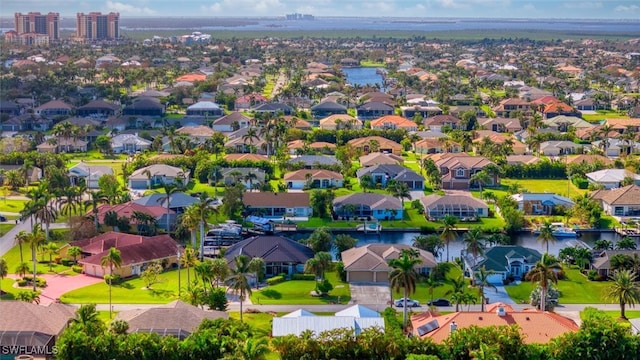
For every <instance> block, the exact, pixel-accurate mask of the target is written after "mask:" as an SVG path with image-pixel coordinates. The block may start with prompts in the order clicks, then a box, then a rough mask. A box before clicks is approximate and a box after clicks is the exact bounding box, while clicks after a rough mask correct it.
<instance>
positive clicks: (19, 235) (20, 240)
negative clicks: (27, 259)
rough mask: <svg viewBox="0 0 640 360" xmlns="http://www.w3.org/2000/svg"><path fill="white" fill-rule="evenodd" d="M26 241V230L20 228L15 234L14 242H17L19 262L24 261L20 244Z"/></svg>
mask: <svg viewBox="0 0 640 360" xmlns="http://www.w3.org/2000/svg"><path fill="white" fill-rule="evenodd" d="M26 243H27V232H26V231H24V230H20V231H19V232H18V233H17V234H16V244H18V249H19V250H20V263H23V262H24V255H23V254H22V245H23V244H26Z"/></svg>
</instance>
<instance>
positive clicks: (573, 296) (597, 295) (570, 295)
mask: <svg viewBox="0 0 640 360" xmlns="http://www.w3.org/2000/svg"><path fill="white" fill-rule="evenodd" d="M565 272H566V274H567V280H560V281H558V285H557V286H558V289H559V290H560V299H559V302H560V304H601V303H609V302H610V301H607V300H606V298H605V294H606V292H607V289H608V287H609V286H611V283H610V282H607V281H589V280H588V279H587V278H586V276H584V275H582V274H580V272H579V271H578V270H577V269H565ZM534 288H535V285H534V284H533V283H531V282H528V281H524V282H522V283H521V284H519V285H508V286H505V289H506V290H507V293H508V294H509V296H510V297H511V298H512V299H513V300H514V301H516V302H518V303H520V302H523V301H524V302H528V301H529V295H530V294H531V291H533V289H534Z"/></svg>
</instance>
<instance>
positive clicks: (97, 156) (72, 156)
mask: <svg viewBox="0 0 640 360" xmlns="http://www.w3.org/2000/svg"><path fill="white" fill-rule="evenodd" d="M67 158H68V159H69V160H71V161H73V160H125V159H126V158H127V155H126V154H113V155H105V154H103V153H101V152H100V151H99V150H97V149H95V150H89V151H87V152H81V153H69V154H67Z"/></svg>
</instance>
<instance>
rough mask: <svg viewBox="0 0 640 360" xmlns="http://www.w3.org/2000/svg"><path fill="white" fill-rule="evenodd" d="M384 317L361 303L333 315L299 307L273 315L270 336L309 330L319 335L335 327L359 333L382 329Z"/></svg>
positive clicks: (295, 334)
mask: <svg viewBox="0 0 640 360" xmlns="http://www.w3.org/2000/svg"><path fill="white" fill-rule="evenodd" d="M384 328H385V327H384V318H383V317H382V316H380V314H379V313H377V312H375V311H373V310H371V309H369V308H367V307H364V306H362V305H353V306H351V307H348V308H346V309H344V310H342V311H338V312H337V313H335V315H334V316H316V315H315V314H313V313H310V312H308V311H306V310H303V309H299V310H296V311H294V312H291V313H288V314H286V315H283V316H280V317H274V318H273V320H272V324H271V336H287V335H293V336H301V335H302V334H303V333H306V332H311V333H313V334H314V336H320V334H322V333H323V332H326V331H333V330H337V329H349V331H352V332H353V334H354V335H359V334H360V333H361V332H362V331H363V330H366V329H377V330H378V331H383V329H384Z"/></svg>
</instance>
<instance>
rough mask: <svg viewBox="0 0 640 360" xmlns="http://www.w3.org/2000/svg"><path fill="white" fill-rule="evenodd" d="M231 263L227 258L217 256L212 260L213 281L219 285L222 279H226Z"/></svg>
mask: <svg viewBox="0 0 640 360" xmlns="http://www.w3.org/2000/svg"><path fill="white" fill-rule="evenodd" d="M229 272H230V269H229V264H228V263H227V260H225V259H223V258H216V259H213V260H211V273H212V275H213V281H214V282H215V284H216V287H218V284H220V283H221V282H222V281H224V280H225V279H226V278H227V277H228V276H229Z"/></svg>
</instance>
